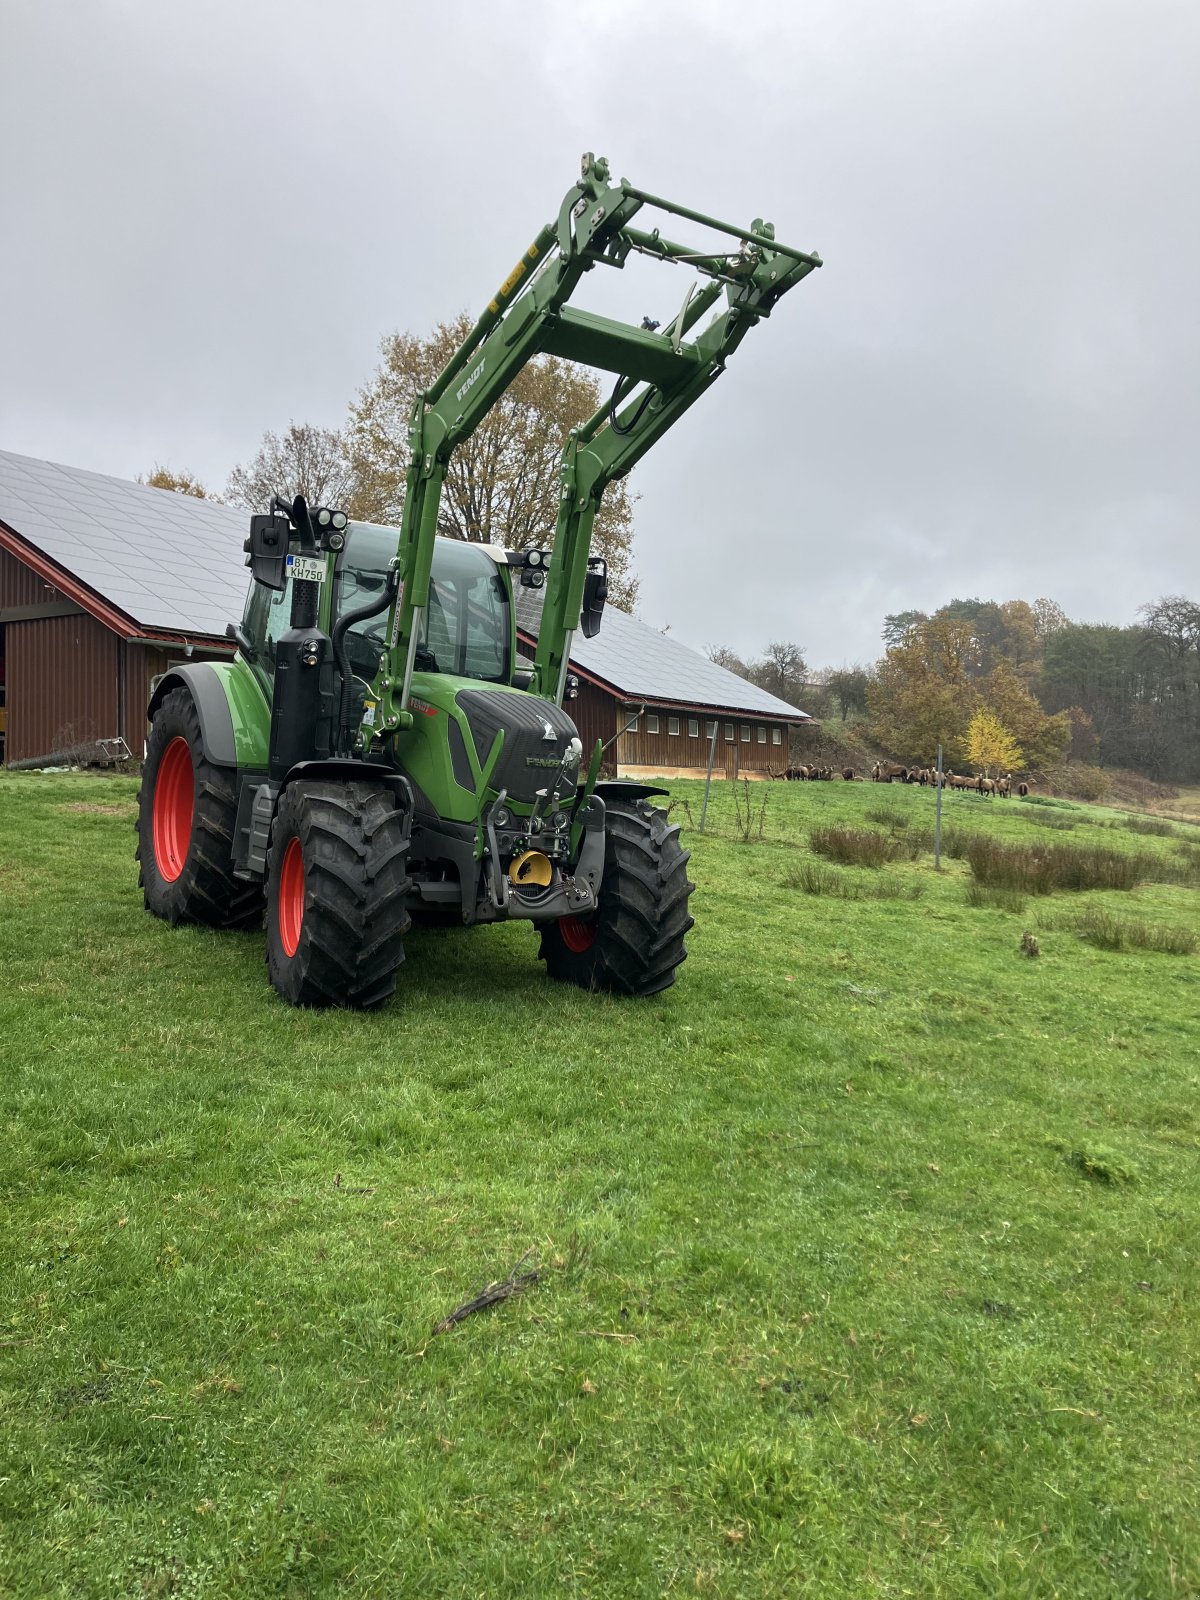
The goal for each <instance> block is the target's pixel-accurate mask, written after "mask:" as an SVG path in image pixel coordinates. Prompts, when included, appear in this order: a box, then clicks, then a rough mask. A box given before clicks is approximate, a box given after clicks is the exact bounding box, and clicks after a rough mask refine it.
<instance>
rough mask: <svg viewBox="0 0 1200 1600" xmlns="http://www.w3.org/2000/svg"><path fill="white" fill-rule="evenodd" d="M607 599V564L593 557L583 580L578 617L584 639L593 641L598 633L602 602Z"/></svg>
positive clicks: (602, 559) (600, 557) (601, 559)
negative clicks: (581, 599) (581, 608)
mask: <svg viewBox="0 0 1200 1600" xmlns="http://www.w3.org/2000/svg"><path fill="white" fill-rule="evenodd" d="M607 599H608V562H607V561H605V560H604V558H603V557H602V556H593V557H592V558H591V560H589V562H588V572H587V576H586V577H585V578H584V580H583V610H582V612H581V613H580V617H579V626H580V629H581V630H582V632H583V637H584V638H585V639H594V638H595V637H596V635H597V634H598V633H599V632H600V620H601V618H602V617H603V616H604V602H605V601H606V600H607Z"/></svg>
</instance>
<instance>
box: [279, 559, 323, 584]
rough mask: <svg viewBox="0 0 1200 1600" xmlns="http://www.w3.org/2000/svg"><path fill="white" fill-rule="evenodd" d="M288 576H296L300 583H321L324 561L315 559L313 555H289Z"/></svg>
mask: <svg viewBox="0 0 1200 1600" xmlns="http://www.w3.org/2000/svg"><path fill="white" fill-rule="evenodd" d="M287 570H288V577H289V578H296V579H297V580H298V581H299V582H301V583H323V582H324V581H325V563H324V562H323V561H318V560H316V559H315V558H314V557H313V556H289V557H288V558H287Z"/></svg>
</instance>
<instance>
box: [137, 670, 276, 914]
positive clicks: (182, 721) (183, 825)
mask: <svg viewBox="0 0 1200 1600" xmlns="http://www.w3.org/2000/svg"><path fill="white" fill-rule="evenodd" d="M236 820H237V774H236V772H234V771H233V769H232V768H229V767H217V766H214V765H213V764H212V762H211V761H206V760H205V758H204V741H203V740H202V738H201V736H200V719H199V717H198V716H197V715H196V707H195V705H194V704H193V703H192V697H191V694H190V693H189V691H188V690H187V689H183V688H180V689H172V691H171V693H170V694H169V695H167V696H166V698H165V699H164V700H163V703H162V705H161V706H159V708H158V710H157V711H156V712H155V715H154V721H153V723H152V724H151V727H150V737H149V739H148V740H147V742H146V762H145V765H144V767H143V768H142V787H141V790H140V792H139V794H138V819H137V835H138V844H137V850H136V852H135V854H136V858H137V861H138V863H139V867H140V870H139V872H138V883H139V884H140V885H141V888H142V891H143V894H144V897H145V902H146V910H147V911H150V912H153V914H154V915H155V916H156V917H162V918H163V919H164V920H165V921H167V922H171V923H180V922H199V923H203V924H205V925H206V926H207V927H210V928H249V927H254V926H255V925H256V924H258V923H260V922H261V921H262V905H263V897H262V887H261V885H259V884H254V883H247V882H246V881H245V880H244V879H242V878H235V877H234V875H233V831H234V824H235V822H236Z"/></svg>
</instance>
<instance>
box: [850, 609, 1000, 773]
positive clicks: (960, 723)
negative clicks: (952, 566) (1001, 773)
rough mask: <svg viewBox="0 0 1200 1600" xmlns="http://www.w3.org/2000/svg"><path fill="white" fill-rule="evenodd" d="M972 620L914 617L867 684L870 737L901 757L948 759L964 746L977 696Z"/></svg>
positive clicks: (956, 756) (955, 757)
mask: <svg viewBox="0 0 1200 1600" xmlns="http://www.w3.org/2000/svg"><path fill="white" fill-rule="evenodd" d="M977 659H978V657H977V651H976V646H975V639H974V635H973V633H972V631H971V625H970V623H967V622H960V621H956V620H954V619H952V618H948V617H934V618H926V620H925V621H924V622H917V623H914V624H913V625H912V626H911V627H910V628H909V629H908V631H907V633H906V634H905V636H904V638H903V640H902V642H901V643H900V644H897V645H893V646H892V648H891V649H890V650H889V651H888V652H887V654H886V655H885V656H884V658H883V660H882V661H881V662H880V663H879V666H878V669H877V670H876V673H875V676H874V678H873V679H872V681H871V682H870V683H869V684H868V686H867V710H868V713H869V714H870V718H871V732H872V735H873V737H874V738H875V739H876V740H878V742H879V743H880V744H881V745H882V746H883V747H884V749H885V750H890V751H891V752H892V753H893V754H895V755H899V756H901V757H903V759H905V760H906V761H913V760H919V761H926V762H928V761H932V760H933V758H934V754H935V752H936V750H937V747H938V745H939V744H940V745H942V746H943V747H944V750H945V756H946V759H947V761H949V762H955V761H961V760H962V758H963V756H964V754H965V752H966V739H967V725H968V723H969V722H970V720H971V717H972V715H973V713H974V711H975V710H976V708H977V705H978V701H979V691H978V688H977V687H976V684H975V682H974V677H975V669H976V665H977Z"/></svg>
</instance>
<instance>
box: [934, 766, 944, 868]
mask: <svg viewBox="0 0 1200 1600" xmlns="http://www.w3.org/2000/svg"><path fill="white" fill-rule="evenodd" d="M933 866H934V871H935V872H940V871H941V870H942V747H941V745H938V762H937V817H936V819H935V821H934V824H933Z"/></svg>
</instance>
